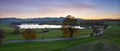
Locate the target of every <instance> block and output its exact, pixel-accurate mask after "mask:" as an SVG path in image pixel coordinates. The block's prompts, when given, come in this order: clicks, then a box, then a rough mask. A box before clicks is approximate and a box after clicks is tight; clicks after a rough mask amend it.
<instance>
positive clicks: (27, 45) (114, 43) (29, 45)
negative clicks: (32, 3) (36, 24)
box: [0, 22, 120, 51]
mask: <svg viewBox="0 0 120 51" xmlns="http://www.w3.org/2000/svg"><path fill="white" fill-rule="evenodd" d="M107 24H109V25H111V26H112V28H108V29H106V30H105V33H104V37H87V38H80V39H72V40H59V41H50V42H23V43H11V44H2V45H0V51H70V50H71V51H85V49H89V47H91V48H90V50H89V51H98V49H99V51H105V50H104V49H107V48H106V47H107V46H109V47H108V50H106V51H110V50H109V49H111V50H114V51H119V50H120V26H118V25H117V24H118V23H116V22H111V23H110V22H108V23H107ZM8 25H9V24H0V28H1V29H3V30H5V36H6V37H5V39H3V41H8V40H9V41H10V40H21V39H24V38H23V37H22V34H21V33H22V32H23V31H24V29H20V31H21V33H20V34H18V35H16V34H12V31H13V30H14V29H13V28H10V27H9V26H8ZM36 31H37V32H38V38H37V39H41V37H42V35H41V34H42V33H40V32H41V30H40V29H36ZM91 32H92V30H91V29H86V30H79V34H78V35H77V36H82V35H89V34H90V33H91ZM62 35H63V33H62V30H50V31H49V32H47V33H44V35H43V36H44V38H45V39H50V38H61V37H63V36H62ZM92 44H93V45H92ZM102 45H103V46H102ZM104 46H105V47H104ZM103 47H104V48H103ZM113 47H114V48H113ZM77 49H79V50H77Z"/></svg>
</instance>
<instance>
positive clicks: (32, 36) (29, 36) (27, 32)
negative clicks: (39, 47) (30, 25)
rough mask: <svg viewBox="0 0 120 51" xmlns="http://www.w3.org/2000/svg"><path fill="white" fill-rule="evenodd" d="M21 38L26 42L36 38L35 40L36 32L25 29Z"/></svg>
mask: <svg viewBox="0 0 120 51" xmlns="http://www.w3.org/2000/svg"><path fill="white" fill-rule="evenodd" d="M23 37H24V38H25V39H26V40H29V39H36V38H37V32H36V31H35V30H34V29H26V30H25V31H24V32H23Z"/></svg>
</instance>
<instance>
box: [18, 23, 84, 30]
mask: <svg viewBox="0 0 120 51" xmlns="http://www.w3.org/2000/svg"><path fill="white" fill-rule="evenodd" d="M18 27H20V28H23V29H44V28H50V29H51V28H57V29H58V28H62V26H61V25H48V24H43V25H39V24H21V25H18ZM75 27H76V28H78V29H84V27H80V26H75Z"/></svg>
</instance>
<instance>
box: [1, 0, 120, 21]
mask: <svg viewBox="0 0 120 51" xmlns="http://www.w3.org/2000/svg"><path fill="white" fill-rule="evenodd" d="M67 15H72V16H75V17H77V18H83V19H104V18H112V19H120V0H0V18H9V17H16V18H37V17H61V16H62V17H65V16H67Z"/></svg>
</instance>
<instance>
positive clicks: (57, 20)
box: [0, 17, 83, 24]
mask: <svg viewBox="0 0 120 51" xmlns="http://www.w3.org/2000/svg"><path fill="white" fill-rule="evenodd" d="M64 19H65V17H60V18H50V17H47V18H29V19H18V18H0V23H37V24H45V23H47V24H48V23H61V22H62V21H63V20H64ZM76 19H77V20H83V19H80V18H76Z"/></svg>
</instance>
